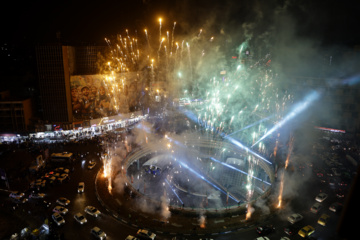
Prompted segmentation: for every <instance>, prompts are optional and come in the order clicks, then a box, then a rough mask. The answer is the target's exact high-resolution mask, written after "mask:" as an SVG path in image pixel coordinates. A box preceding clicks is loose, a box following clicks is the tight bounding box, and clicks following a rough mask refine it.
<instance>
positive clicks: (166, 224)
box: [95, 174, 269, 236]
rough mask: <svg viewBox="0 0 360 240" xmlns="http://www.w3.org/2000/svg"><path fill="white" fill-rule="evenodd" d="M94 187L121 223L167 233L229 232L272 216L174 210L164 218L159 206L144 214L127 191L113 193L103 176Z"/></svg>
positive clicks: (208, 233)
mask: <svg viewBox="0 0 360 240" xmlns="http://www.w3.org/2000/svg"><path fill="white" fill-rule="evenodd" d="M95 189H96V195H97V198H98V200H99V202H100V203H101V205H102V206H103V207H104V208H105V209H106V210H107V211H108V213H109V214H110V215H112V216H113V217H114V218H116V219H117V220H119V221H120V222H122V223H124V224H127V225H130V226H133V227H135V228H147V229H150V230H151V231H153V232H157V233H161V234H165V235H167V234H168V235H172V236H182V235H183V236H207V235H219V234H226V233H230V232H234V231H241V230H246V229H249V228H252V227H254V226H255V225H256V224H258V222H260V221H263V220H264V219H265V218H267V217H269V215H268V216H260V213H256V212H255V213H254V214H253V216H252V217H251V219H250V220H248V221H246V220H245V214H242V215H240V214H233V215H229V214H227V213H226V210H225V212H222V213H219V216H216V217H214V216H212V217H206V213H203V214H204V216H205V217H202V218H201V213H193V214H191V215H192V216H186V215H189V214H186V213H182V212H179V213H171V216H170V217H169V218H168V219H166V220H165V219H163V218H162V217H161V215H160V211H161V208H160V207H159V208H157V209H156V211H157V213H158V214H152V213H144V212H143V211H141V210H138V211H137V210H136V208H137V207H136V206H135V204H134V203H133V202H134V201H136V200H135V199H132V198H130V197H129V195H128V194H127V193H124V194H116V193H113V195H111V194H110V193H109V191H108V189H107V185H106V183H105V181H104V179H103V178H102V177H99V174H98V175H97V177H96V180H95ZM196 215H197V216H198V217H195V216H196ZM204 220H205V222H204ZM203 222H204V223H203ZM202 223H203V224H202Z"/></svg>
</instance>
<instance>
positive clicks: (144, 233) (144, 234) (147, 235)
mask: <svg viewBox="0 0 360 240" xmlns="http://www.w3.org/2000/svg"><path fill="white" fill-rule="evenodd" d="M136 235H137V236H138V237H139V238H142V239H149V240H154V239H155V237H156V234H155V233H153V232H150V231H149V230H146V229H139V230H138V231H137V233H136Z"/></svg>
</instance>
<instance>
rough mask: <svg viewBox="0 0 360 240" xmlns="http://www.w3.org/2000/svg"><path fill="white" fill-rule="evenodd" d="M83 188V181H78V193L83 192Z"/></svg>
mask: <svg viewBox="0 0 360 240" xmlns="http://www.w3.org/2000/svg"><path fill="white" fill-rule="evenodd" d="M84 189H85V183H84V182H79V185H78V190H77V191H78V193H83V192H84Z"/></svg>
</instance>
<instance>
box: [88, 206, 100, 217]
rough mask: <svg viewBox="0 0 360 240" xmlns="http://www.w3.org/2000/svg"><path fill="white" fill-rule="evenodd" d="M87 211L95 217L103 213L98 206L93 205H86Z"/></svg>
mask: <svg viewBox="0 0 360 240" xmlns="http://www.w3.org/2000/svg"><path fill="white" fill-rule="evenodd" d="M85 212H86V213H87V214H90V215H91V216H94V217H98V216H99V215H100V213H101V212H100V211H99V210H98V209H97V208H96V207H93V206H86V207H85Z"/></svg>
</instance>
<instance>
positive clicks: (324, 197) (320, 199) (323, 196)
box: [315, 192, 328, 202]
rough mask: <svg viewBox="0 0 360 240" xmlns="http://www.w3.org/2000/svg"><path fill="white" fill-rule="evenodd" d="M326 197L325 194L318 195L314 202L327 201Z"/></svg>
mask: <svg viewBox="0 0 360 240" xmlns="http://www.w3.org/2000/svg"><path fill="white" fill-rule="evenodd" d="M327 197H328V195H327V194H326V193H323V192H322V193H319V194H318V195H317V196H316V198H315V200H316V201H318V202H323V201H324V200H325V199H327Z"/></svg>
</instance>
